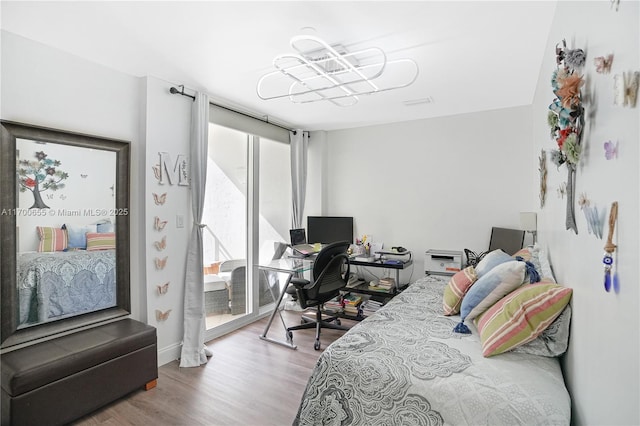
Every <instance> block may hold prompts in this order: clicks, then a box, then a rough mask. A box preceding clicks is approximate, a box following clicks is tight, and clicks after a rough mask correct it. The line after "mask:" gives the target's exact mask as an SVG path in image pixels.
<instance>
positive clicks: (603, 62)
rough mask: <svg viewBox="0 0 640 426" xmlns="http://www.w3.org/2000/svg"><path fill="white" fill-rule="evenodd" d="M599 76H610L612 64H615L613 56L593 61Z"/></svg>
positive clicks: (601, 57) (610, 54) (600, 57)
mask: <svg viewBox="0 0 640 426" xmlns="http://www.w3.org/2000/svg"><path fill="white" fill-rule="evenodd" d="M593 63H594V64H595V66H596V72H597V73H598V74H609V73H610V72H611V64H612V63H613V54H612V53H609V54H608V55H607V56H598V57H597V58H594V59H593Z"/></svg>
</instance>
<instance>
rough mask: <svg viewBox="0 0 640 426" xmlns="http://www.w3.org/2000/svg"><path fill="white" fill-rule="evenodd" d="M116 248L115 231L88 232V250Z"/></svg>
mask: <svg viewBox="0 0 640 426" xmlns="http://www.w3.org/2000/svg"><path fill="white" fill-rule="evenodd" d="M115 248H116V233H115V232H102V233H97V232H87V251H92V250H110V249H115Z"/></svg>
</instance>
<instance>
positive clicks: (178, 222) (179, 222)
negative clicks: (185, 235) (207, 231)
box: [176, 214, 184, 228]
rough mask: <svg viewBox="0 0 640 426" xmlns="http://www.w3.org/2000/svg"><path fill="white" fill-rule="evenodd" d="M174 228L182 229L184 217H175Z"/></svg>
mask: <svg viewBox="0 0 640 426" xmlns="http://www.w3.org/2000/svg"><path fill="white" fill-rule="evenodd" d="M176 228H184V216H182V215H181V214H179V215H177V216H176Z"/></svg>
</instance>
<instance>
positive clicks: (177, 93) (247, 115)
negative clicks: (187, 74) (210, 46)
mask: <svg viewBox="0 0 640 426" xmlns="http://www.w3.org/2000/svg"><path fill="white" fill-rule="evenodd" d="M178 87H179V88H180V90H178V89H176V88H175V87H171V88H170V89H169V93H171V94H173V95H182V96H187V97H189V98H191V99H193V100H194V101H195V100H196V97H195V96H194V95H190V94H188V93H184V85H183V84H181V85H180V86H178ZM209 104H211V105H213V106H217V107H218V108H223V109H226V110H227V111H231V112H235V113H236V114H240V115H244V116H245V117H249V118H253V119H254V120H259V121H262V122H263V123H267V124H271V125H272V126H276V127H279V128H281V129H284V130H288V131H290V132H293V134H294V135H295V134H297V133H298V132H297V131H296V130H295V129H290V128H288V127H284V126H281V125H279V124H276V123H270V122H269V119H268V118H267V119H266V120H265V119H263V118H260V117H256V116H254V115H251V114H247V113H246V112H242V111H238V110H236V109H233V108H229V107H228V106H224V105H220V104H217V103H215V102H213V101H209Z"/></svg>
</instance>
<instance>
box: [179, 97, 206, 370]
mask: <svg viewBox="0 0 640 426" xmlns="http://www.w3.org/2000/svg"><path fill="white" fill-rule="evenodd" d="M208 144H209V97H208V96H207V95H206V94H203V93H199V92H198V93H196V99H195V101H194V102H193V106H192V110H191V144H190V150H189V160H190V170H189V171H190V177H191V210H192V213H193V229H192V230H191V237H190V238H189V246H188V248H187V270H186V273H185V283H184V285H185V289H184V337H183V339H182V354H181V356H180V367H198V366H200V365H202V364H205V363H206V362H207V355H211V353H210V352H209V350H208V349H207V348H205V346H204V330H205V315H204V278H203V273H202V267H203V265H202V250H203V243H202V228H204V227H205V226H206V225H205V224H202V208H203V206H204V193H205V182H206V178H207V155H208V153H207V148H208Z"/></svg>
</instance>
